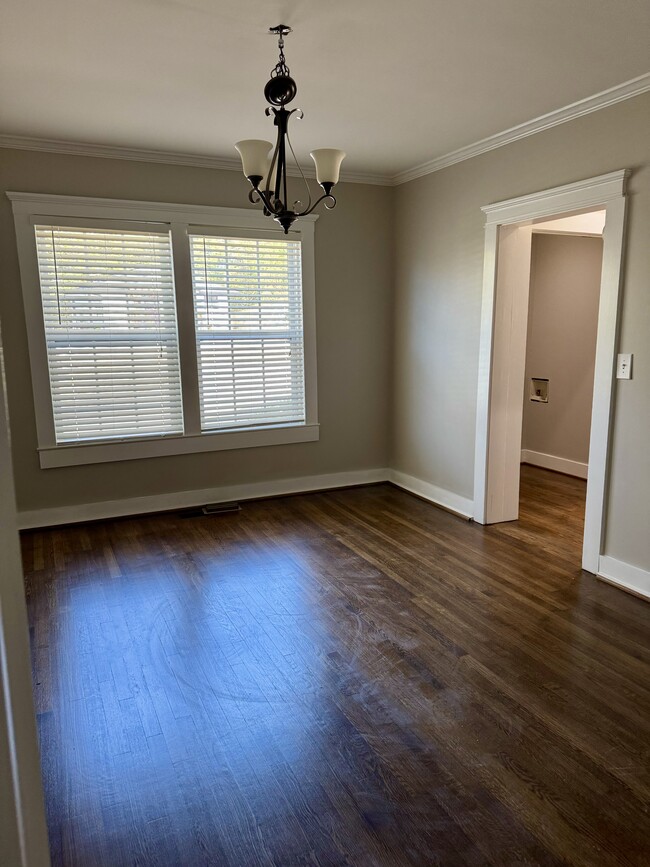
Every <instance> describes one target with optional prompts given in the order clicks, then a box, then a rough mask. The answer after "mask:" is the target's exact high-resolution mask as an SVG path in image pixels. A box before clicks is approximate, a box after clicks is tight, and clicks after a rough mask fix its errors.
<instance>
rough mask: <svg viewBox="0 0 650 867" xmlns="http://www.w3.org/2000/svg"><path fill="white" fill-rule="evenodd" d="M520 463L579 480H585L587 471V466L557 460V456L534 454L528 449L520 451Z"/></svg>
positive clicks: (561, 459) (567, 460)
mask: <svg viewBox="0 0 650 867" xmlns="http://www.w3.org/2000/svg"><path fill="white" fill-rule="evenodd" d="M521 462H522V464H533V466H535V467H544V469H546V470H555V472H556V473H565V474H566V475H567V476H577V477H578V478H579V479H586V478H587V471H588V469H589V464H582V463H580V461H570V460H569V459H568V458H559V457H558V456H557V455H547V454H544V452H534V451H531V450H530V449H522V450H521Z"/></svg>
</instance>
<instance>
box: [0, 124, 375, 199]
mask: <svg viewBox="0 0 650 867" xmlns="http://www.w3.org/2000/svg"><path fill="white" fill-rule="evenodd" d="M0 147H3V148H14V149H16V150H25V151H41V152H45V153H55V154H70V155H73V156H80V157H101V158H104V159H110V160H136V161H137V162H143V163H165V164H167V165H176V166H192V167H193V168H199V169H221V170H222V171H228V172H233V171H237V172H241V162H240V160H239V158H238V157H217V156H206V155H202V154H188V153H182V152H180V151H179V152H177V151H159V150H148V149H147V148H127V147H121V146H118V145H97V144H88V143H86V142H77V141H64V140H62V139H53V138H36V137H33V136H20V135H6V134H0ZM288 174H289V175H291V176H292V177H297V178H299V177H300V171H299V169H297V168H293V167H289V171H288ZM305 176H306V177H308V178H315V177H316V172H315V170H314V169H311V168H307V169H306V170H305ZM341 181H342V182H343V183H351V184H375V185H379V186H385V187H388V186H391V184H392V181H391V178H390V177H389V176H388V175H381V174H377V173H374V172H341Z"/></svg>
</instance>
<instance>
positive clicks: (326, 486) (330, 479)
mask: <svg viewBox="0 0 650 867" xmlns="http://www.w3.org/2000/svg"><path fill="white" fill-rule="evenodd" d="M388 478H389V470H387V469H383V468H382V469H371V470H350V471H349V472H342V473H327V474H324V475H319V476H301V477H299V478H294V479H273V480H271V481H268V482H253V483H250V484H244V485H227V486H222V487H218V488H204V489H202V490H197V491H175V492H173V493H169V494H154V495H152V496H149V497H131V498H130V499H126V500H108V501H105V502H102V503H85V504H83V505H77V506H58V507H56V508H53V509H36V510H32V511H19V512H18V526H19V528H20V529H21V530H27V529H33V528H36V527H52V526H57V525H59V524H76V523H83V522H84V521H97V520H103V519H106V518H121V517H125V516H128V515H143V514H148V513H153V512H168V511H173V510H175V509H184V508H188V507H192V506H202V505H204V504H206V503H228V502H232V501H233V500H235V501H237V500H258V499H264V498H266V497H278V496H283V495H285V494H302V493H308V492H310V491H323V490H330V489H332V488H347V487H352V486H354V485H370V484H375V483H376V482H386V481H388Z"/></svg>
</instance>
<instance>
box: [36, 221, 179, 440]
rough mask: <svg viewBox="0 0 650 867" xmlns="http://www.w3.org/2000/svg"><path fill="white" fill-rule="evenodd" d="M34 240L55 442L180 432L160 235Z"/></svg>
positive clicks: (173, 334) (66, 234) (41, 236)
mask: <svg viewBox="0 0 650 867" xmlns="http://www.w3.org/2000/svg"><path fill="white" fill-rule="evenodd" d="M35 234H36V249H37V252H38V270H39V277H40V286H41V299H42V304H43V320H44V325H45V343H46V347H47V360H48V369H49V378H50V391H51V394H52V410H53V415H54V432H55V436H56V442H57V443H67V442H74V441H78V440H99V439H110V438H115V437H119V438H124V437H137V436H147V435H151V434H169V433H182V432H183V408H182V404H181V382H180V366H179V357H178V334H177V329H176V303H175V299H174V280H173V275H172V253H171V244H170V238H169V232H166V233H163V232H159V233H155V232H133V231H130V232H129V231H116V230H110V229H76V228H74V227H69V228H68V227H57V226H38V225H37V226H36V227H35Z"/></svg>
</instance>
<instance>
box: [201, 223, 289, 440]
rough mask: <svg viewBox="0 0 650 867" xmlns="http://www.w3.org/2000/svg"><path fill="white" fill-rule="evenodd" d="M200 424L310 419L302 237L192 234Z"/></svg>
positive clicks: (218, 426) (253, 424)
mask: <svg viewBox="0 0 650 867" xmlns="http://www.w3.org/2000/svg"><path fill="white" fill-rule="evenodd" d="M190 248H191V258H192V284H193V289H194V315H195V319H196V340H197V356H198V366H199V393H200V403H201V427H202V429H203V430H215V429H223V428H240V427H259V426H261V425H273V424H282V423H284V424H286V423H292V422H295V423H301V422H304V420H305V385H304V345H303V317H302V266H301V255H300V252H301V248H300V241H285V240H275V239H274V240H264V239H256V238H231V237H215V236H213V235H199V234H192V235H190Z"/></svg>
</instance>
